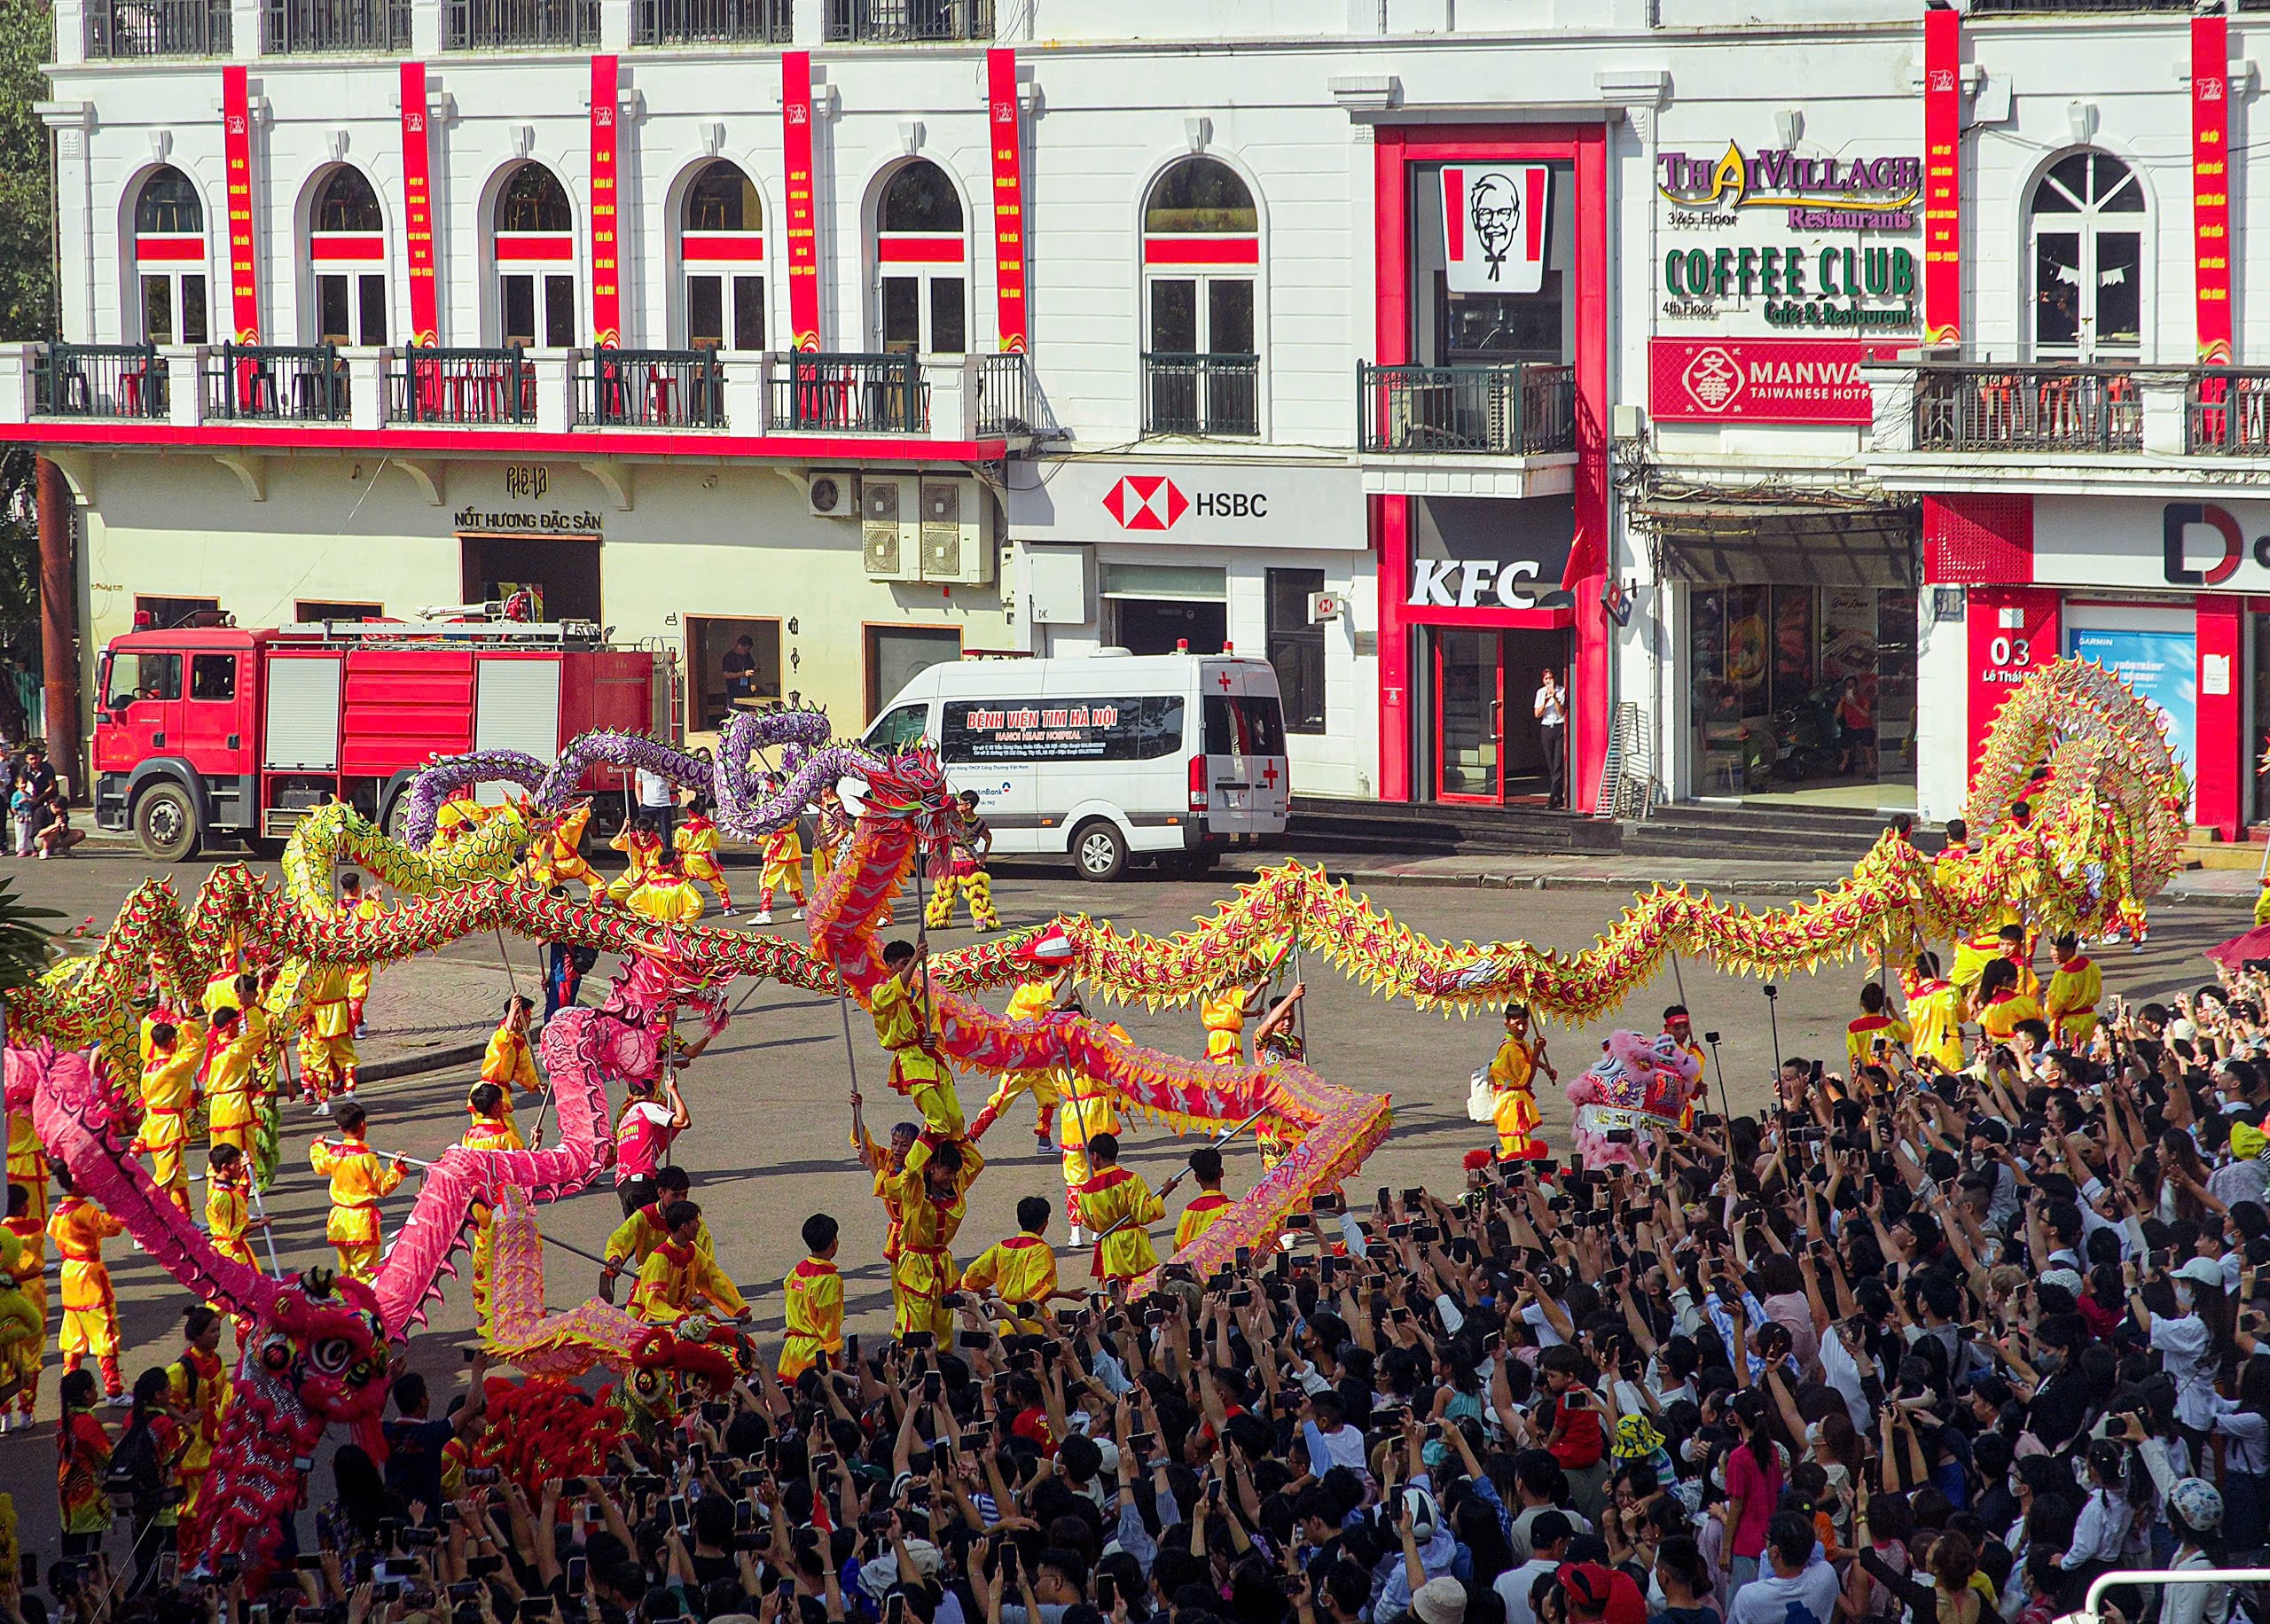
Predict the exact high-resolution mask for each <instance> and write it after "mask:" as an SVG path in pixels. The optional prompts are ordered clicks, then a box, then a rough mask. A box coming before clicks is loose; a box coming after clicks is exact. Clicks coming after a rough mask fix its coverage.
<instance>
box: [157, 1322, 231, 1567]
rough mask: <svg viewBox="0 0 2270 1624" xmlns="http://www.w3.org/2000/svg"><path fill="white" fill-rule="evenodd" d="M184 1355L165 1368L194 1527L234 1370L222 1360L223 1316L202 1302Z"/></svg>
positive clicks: (187, 1329)
mask: <svg viewBox="0 0 2270 1624" xmlns="http://www.w3.org/2000/svg"><path fill="white" fill-rule="evenodd" d="M182 1334H183V1339H184V1343H183V1347H182V1350H181V1357H180V1358H178V1359H176V1360H175V1361H174V1362H172V1363H171V1364H169V1365H168V1366H167V1367H166V1399H167V1401H168V1403H170V1404H171V1405H172V1406H173V1409H174V1415H175V1417H176V1418H177V1419H178V1420H179V1421H180V1423H181V1426H182V1430H183V1432H184V1433H186V1434H187V1437H186V1440H185V1445H184V1448H183V1451H182V1457H181V1467H180V1471H181V1486H182V1502H181V1515H182V1524H181V1526H182V1527H183V1529H184V1531H186V1530H187V1528H188V1527H189V1522H190V1519H191V1518H192V1516H193V1515H194V1514H195V1513H196V1511H197V1501H198V1496H199V1495H200V1493H202V1492H203V1489H204V1487H205V1477H206V1474H207V1472H211V1471H212V1470H213V1446H214V1445H215V1444H216V1443H218V1442H219V1441H220V1439H221V1416H222V1412H223V1411H224V1410H225V1409H228V1407H229V1392H230V1383H229V1367H228V1366H227V1365H226V1364H225V1363H223V1362H222V1359H221V1352H220V1349H221V1316H219V1315H218V1314H215V1312H214V1311H213V1310H212V1309H210V1308H207V1307H206V1306H205V1305H204V1304H203V1303H200V1304H198V1305H197V1306H196V1307H195V1308H192V1309H190V1310H189V1312H188V1313H187V1314H185V1315H184V1316H182Z"/></svg>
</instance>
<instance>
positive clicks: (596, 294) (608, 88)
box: [591, 57, 622, 349]
mask: <svg viewBox="0 0 2270 1624" xmlns="http://www.w3.org/2000/svg"><path fill="white" fill-rule="evenodd" d="M621 85H622V65H621V63H620V61H619V60H618V59H615V58H614V57H593V58H592V59H591V341H592V342H593V343H594V344H596V345H598V346H599V347H603V348H607V349H614V348H616V347H620V346H621V344H622V278H621V277H620V275H619V274H618V271H617V265H618V262H619V254H620V249H621V238H620V235H619V231H618V224H619V223H620V221H621V220H622V210H621V209H620V208H619V207H617V206H616V192H615V185H614V182H615V174H616V165H615V160H616V157H617V152H616V137H617V132H618V131H619V130H620V129H621V128H622V119H621V117H620V116H619V115H620V113H621V111H622V108H621V101H622V90H621Z"/></svg>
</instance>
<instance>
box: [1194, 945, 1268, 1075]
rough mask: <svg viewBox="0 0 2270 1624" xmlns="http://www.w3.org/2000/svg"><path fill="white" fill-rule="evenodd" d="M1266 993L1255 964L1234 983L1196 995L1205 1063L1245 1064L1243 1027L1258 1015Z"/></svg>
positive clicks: (1221, 1064) (1222, 1064)
mask: <svg viewBox="0 0 2270 1624" xmlns="http://www.w3.org/2000/svg"><path fill="white" fill-rule="evenodd" d="M1267 993H1268V988H1267V986H1266V985H1265V984H1264V982H1263V981H1262V980H1261V969H1260V966H1258V965H1257V964H1256V965H1249V968H1248V972H1247V973H1246V974H1245V975H1243V976H1241V977H1240V978H1239V979H1238V980H1235V981H1233V982H1230V983H1229V984H1227V985H1225V986H1223V987H1217V988H1215V989H1214V990H1213V991H1212V992H1210V993H1201V994H1200V995H1199V996H1198V1024H1199V1025H1200V1026H1202V1027H1205V1029H1206V1058H1208V1059H1209V1060H1211V1061H1212V1062H1213V1063H1214V1064H1215V1065H1217V1066H1242V1065H1244V1064H1245V1023H1246V1022H1247V1020H1249V1019H1251V1018H1252V1017H1253V1016H1256V1015H1258V1014H1260V1013H1261V1007H1262V1002H1263V1000H1264V997H1265V996H1266V995H1267Z"/></svg>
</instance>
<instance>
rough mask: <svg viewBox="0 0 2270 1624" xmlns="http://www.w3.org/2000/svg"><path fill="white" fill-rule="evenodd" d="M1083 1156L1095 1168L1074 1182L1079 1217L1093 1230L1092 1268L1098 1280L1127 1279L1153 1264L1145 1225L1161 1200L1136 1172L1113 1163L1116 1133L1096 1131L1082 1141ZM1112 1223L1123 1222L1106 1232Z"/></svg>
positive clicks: (1159, 1212) (1156, 1216)
mask: <svg viewBox="0 0 2270 1624" xmlns="http://www.w3.org/2000/svg"><path fill="white" fill-rule="evenodd" d="M1088 1159H1089V1160H1090V1161H1092V1162H1093V1163H1094V1164H1095V1167H1096V1172H1095V1176H1094V1177H1092V1178H1091V1179H1090V1180H1089V1181H1088V1182H1087V1183H1084V1184H1083V1185H1081V1186H1080V1221H1081V1222H1083V1223H1084V1224H1086V1225H1087V1227H1088V1228H1090V1229H1091V1230H1094V1231H1095V1232H1096V1248H1095V1261H1094V1263H1093V1264H1092V1270H1093V1273H1094V1275H1095V1277H1096V1278H1097V1279H1099V1280H1119V1281H1127V1280H1132V1279H1134V1278H1135V1277H1137V1276H1138V1275H1141V1274H1145V1273H1147V1272H1148V1271H1149V1270H1151V1269H1155V1268H1157V1267H1158V1263H1159V1254H1158V1253H1156V1252H1155V1251H1153V1250H1152V1249H1151V1238H1150V1236H1149V1234H1148V1233H1147V1231H1146V1228H1145V1226H1146V1225H1148V1224H1154V1223H1156V1222H1158V1221H1159V1220H1160V1219H1162V1218H1163V1217H1165V1216H1166V1215H1167V1209H1166V1206H1165V1205H1164V1204H1163V1203H1162V1202H1161V1201H1160V1199H1159V1198H1158V1197H1157V1196H1155V1195H1154V1194H1152V1193H1151V1187H1150V1186H1149V1185H1148V1184H1147V1183H1144V1182H1143V1176H1142V1175H1140V1174H1139V1173H1136V1172H1134V1171H1132V1170H1131V1169H1130V1168H1126V1167H1121V1166H1120V1165H1119V1140H1118V1137H1117V1136H1115V1135H1113V1134H1098V1135H1097V1136H1095V1138H1094V1139H1093V1140H1092V1141H1091V1142H1090V1143H1089V1144H1088ZM1114 1224H1121V1225H1123V1227H1122V1228H1120V1229H1118V1230H1115V1232H1113V1233H1111V1234H1108V1235H1107V1234H1106V1233H1105V1232H1104V1231H1106V1230H1110V1229H1111V1228H1112V1226H1113V1225H1114Z"/></svg>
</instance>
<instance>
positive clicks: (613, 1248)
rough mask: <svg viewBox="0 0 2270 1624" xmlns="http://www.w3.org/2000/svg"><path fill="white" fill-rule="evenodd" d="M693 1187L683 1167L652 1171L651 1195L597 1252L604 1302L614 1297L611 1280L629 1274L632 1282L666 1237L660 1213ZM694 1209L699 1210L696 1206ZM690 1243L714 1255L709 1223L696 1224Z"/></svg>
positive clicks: (677, 1201)
mask: <svg viewBox="0 0 2270 1624" xmlns="http://www.w3.org/2000/svg"><path fill="white" fill-rule="evenodd" d="M691 1189H693V1179H691V1178H690V1177H688V1176H687V1175H686V1171H685V1168H684V1167H659V1168H657V1169H655V1172H654V1199H653V1200H652V1201H649V1202H648V1203H647V1204H646V1206H642V1207H640V1208H639V1209H638V1211H637V1212H635V1213H633V1214H630V1217H628V1218H625V1219H624V1220H623V1221H622V1222H621V1223H619V1224H617V1225H615V1227H614V1234H612V1235H610V1236H608V1237H607V1246H606V1248H605V1250H604V1251H603V1252H602V1253H600V1255H601V1256H602V1257H604V1258H606V1259H607V1267H606V1269H602V1270H601V1271H600V1273H599V1295H600V1296H602V1297H604V1298H606V1299H607V1301H609V1302H613V1301H614V1282H615V1278H616V1277H618V1276H621V1275H629V1276H630V1278H631V1281H632V1283H633V1284H636V1283H637V1282H638V1271H639V1270H640V1269H644V1268H645V1267H646V1260H647V1259H648V1258H650V1257H652V1256H654V1248H655V1247H657V1246H659V1245H661V1244H662V1243H663V1242H664V1241H666V1240H668V1239H669V1238H670V1230H669V1224H667V1223H665V1222H663V1221H662V1214H664V1213H666V1212H668V1211H669V1209H670V1208H671V1207H673V1206H676V1205H677V1203H679V1202H680V1201H683V1200H685V1198H686V1192H687V1191H689V1190H691ZM694 1210H695V1211H697V1212H699V1211H700V1210H701V1209H700V1208H699V1207H696V1208H695V1209H694ZM693 1244H694V1245H695V1246H696V1247H697V1248H699V1249H700V1250H701V1252H702V1253H704V1254H706V1255H708V1256H709V1257H713V1258H714V1257H716V1255H717V1248H716V1243H715V1242H713V1241H712V1240H711V1239H710V1238H709V1226H708V1223H707V1222H702V1223H700V1224H699V1226H698V1227H697V1228H696V1229H695V1230H694V1232H693Z"/></svg>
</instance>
